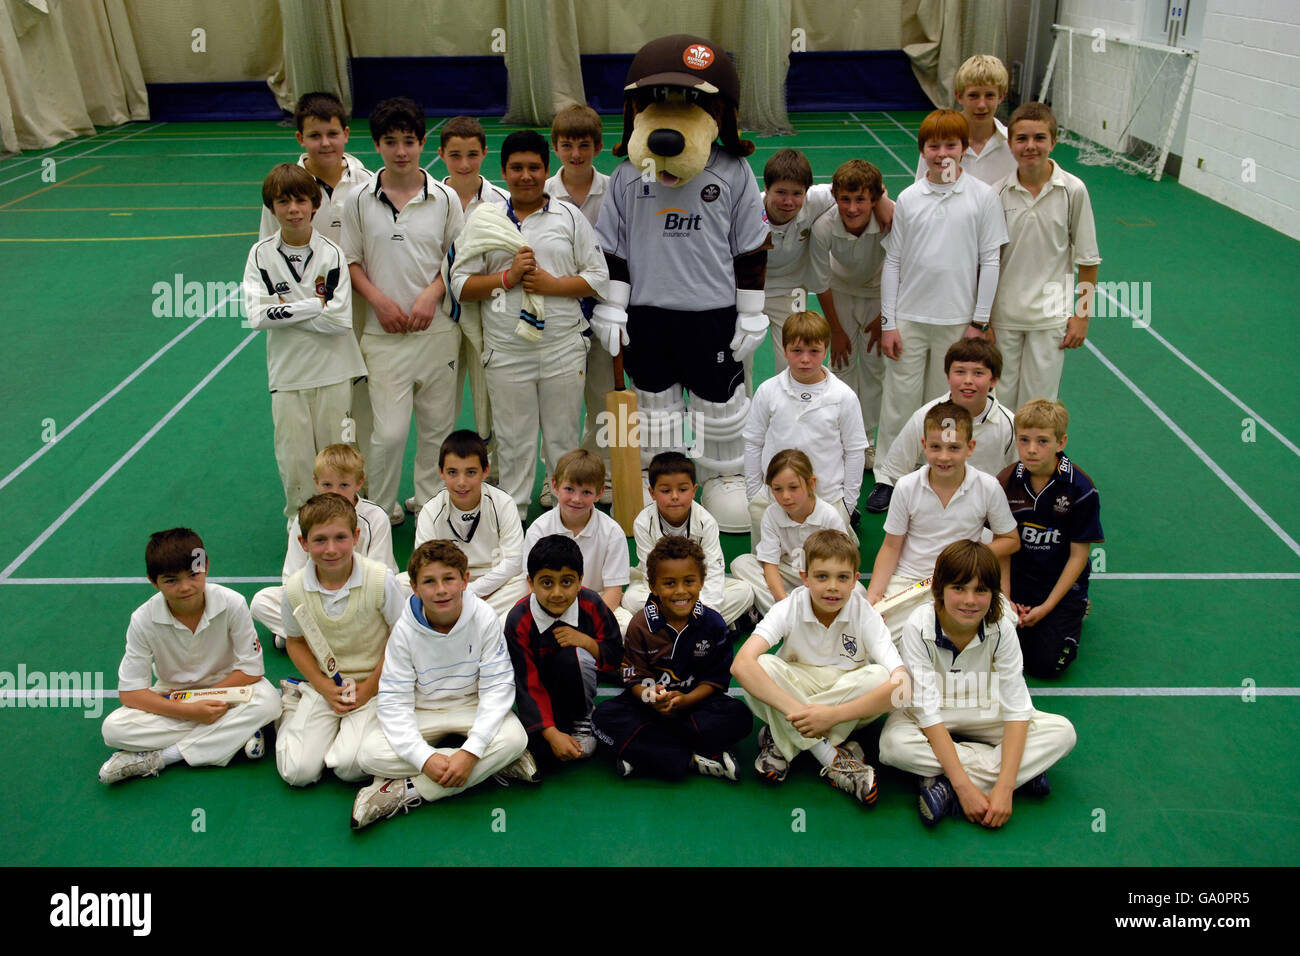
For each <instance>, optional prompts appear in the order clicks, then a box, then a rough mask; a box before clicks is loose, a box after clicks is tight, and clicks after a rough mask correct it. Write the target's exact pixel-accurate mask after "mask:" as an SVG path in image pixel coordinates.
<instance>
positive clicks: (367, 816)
mask: <svg viewBox="0 0 1300 956" xmlns="http://www.w3.org/2000/svg"><path fill="white" fill-rule="evenodd" d="M423 802H424V798H423V797H421V796H420V792H419V791H418V790H416V789H415V785H414V784H412V783H411V778H410V777H403V778H402V779H400V780H385V779H384V778H383V777H376V778H375V781H374V783H372V784H370V786H368V787H362V788H361V792H360V793H358V794H357V799H356V800H355V801H354V802H353V804H352V829H354V830H360V829H361V828H362V827H368V826H370V824H372V823H374V822H375V821H376V820H387V819H388V818H390V817H395V816H397V814H398V813H399V812H401V813H409V812H410V811H411V808H412V807H418V806H419V805H420V804H422V803H423Z"/></svg>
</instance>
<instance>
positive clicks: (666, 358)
mask: <svg viewBox="0 0 1300 956" xmlns="http://www.w3.org/2000/svg"><path fill="white" fill-rule="evenodd" d="M735 334H736V309H735V307H734V306H732V307H730V308H725V309H711V310H709V311H707V312H678V311H676V310H674V309H657V308H655V307H654V306H649V305H633V306H629V307H628V310H627V336H628V339H629V342H630V344H629V345H628V346H627V349H626V354H625V355H624V358H623V363H624V368H625V369H626V370H627V374H628V375H629V376H631V378H632V384H633V385H635V386H636V387H637V388H639V389H640V390H641V391H643V392H663V391H666V390H667V389H670V388H672V387H673V386H674V385H680V386H685V387H686V389H687V391H689V392H690V393H691V394H692V395H697V396H699V397H700V398H702V399H704V400H705V401H708V402H727V401H730V400H731V396H732V395H734V394H735V392H736V387H737V386H739V385H743V384H744V381H745V367H744V366H743V365H741V364H740V363H739V362H737V361H736V360H735V359H734V358H732V357H731V340H732V338H733V337H734V336H735Z"/></svg>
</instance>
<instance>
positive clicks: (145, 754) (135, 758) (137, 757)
mask: <svg viewBox="0 0 1300 956" xmlns="http://www.w3.org/2000/svg"><path fill="white" fill-rule="evenodd" d="M163 766H164V764H163V759H162V751H161V750H141V751H132V750H119V751H118V752H117V753H115V754H113V756H111V757H109V758H108V759H107V760H105V761H104V766H102V767H100V768H99V782H100V783H117V782H118V781H119V780H127V779H129V778H131V777H156V776H158V771H160V770H162V768H163Z"/></svg>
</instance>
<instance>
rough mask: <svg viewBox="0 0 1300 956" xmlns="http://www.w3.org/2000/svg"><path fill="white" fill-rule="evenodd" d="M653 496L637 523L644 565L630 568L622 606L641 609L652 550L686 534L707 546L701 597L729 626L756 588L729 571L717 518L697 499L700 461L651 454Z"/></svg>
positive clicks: (746, 607)
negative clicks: (667, 539)
mask: <svg viewBox="0 0 1300 956" xmlns="http://www.w3.org/2000/svg"><path fill="white" fill-rule="evenodd" d="M649 475H650V497H651V498H653V499H654V500H653V501H651V502H650V504H648V505H646V506H645V508H644V509H642V511H641V513H640V514H638V515H637V516H636V521H635V522H634V524H633V535H634V537H635V539H636V557H637V561H638V562H639V566H638V567H635V568H632V569H631V583H630V584H629V585H628V588H627V590H626V591H625V592H623V609H624V610H625V611H627V612H628V613H629V614H636V612H637V611H639V610H641V608H643V607H644V606H645V602H646V599H647V598H648V597H649V596H650V587H649V579H648V578H647V577H646V575H645V568H646V567H647V566H648V564H647V562H648V561H649V558H650V552H651V550H652V549H653V548H654V547H655V546H656V545H657V544H658V543H659V542H660V541H662V540H663V539H665V538H668V537H683V538H688V539H690V540H691V541H694V542H695V543H697V544H698V545H699V546H700V547H701V548H702V549H703V552H704V573H703V574H702V575H701V577H700V600H701V601H703V602H704V606H705V607H708V608H712V609H713V610H715V611H717V612H718V613H719V614H721V615H722V619H723V620H724V621H726V622H727V626H728V627H730V626H731V625H732V624H734V623H735V622H736V620H737V619H738V618H739V617H740V616H741V615H743V614H744V613H745V612H746V611H748V610H749V609H750V608H752V607H753V606H754V589H753V588H752V587H750V586H749V585H748V584H746V583H745V582H744V581H740V580H738V579H736V578H733V577H729V576H728V575H727V574H726V570H725V568H726V563H725V559H724V557H723V554H722V543H721V540H720V539H719V537H718V522H717V521H715V520H714V518H713V515H711V514H709V512H708V510H707V509H706V508H705V507H704V505H702V504H700V503H699V502H698V501H696V500H695V492H696V489H697V488H698V485H696V483H695V462H693V461H691V460H690V459H689V458H687V457H686V456H685V455H683V454H682V453H681V452H679V451H664V452H660V453H659V454H657V455H655V456H654V458H652V459H651V460H650V469H649Z"/></svg>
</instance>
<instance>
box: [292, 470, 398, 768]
mask: <svg viewBox="0 0 1300 956" xmlns="http://www.w3.org/2000/svg"><path fill="white" fill-rule="evenodd" d="M298 526H299V527H300V528H301V529H302V534H301V537H300V541H301V544H302V546H303V548H304V550H306V552H307V553H308V555H309V556H310V561H309V562H308V564H307V566H306V567H304V568H302V569H301V570H299V571H297V572H295V573H294V574H293V575H291V576H290V577H289V580H288V581H286V582H285V585H284V588H283V589H282V593H283V598H282V599H281V608H280V616H281V619H282V620H283V621H284V633H285V637H286V638H287V640H288V648H287V649H288V652H289V659H290V660H292V661H293V663H294V666H295V667H297V668H298V673H300V674H302V675H303V678H304V680H302V681H294V682H291V681H283V682H282V683H281V685H280V687H281V693H282V696H283V701H284V714H283V717H282V718H281V720H280V722H279V723H278V724H277V726H276V728H275V766H276V769H277V770H279V771H280V776H281V777H283V778H284V780H285V782H286V783H288V784H290V785H291V786H295V787H305V786H307V785H308V784H312V783H315V782H316V781H317V780H319V779H320V775H321V773H322V772H323V771H324V769H325V768H326V767H329V768H330V769H331V770H333V771H334V773H335V774H336V775H337V776H338V778H339V779H340V780H360V779H362V777H364V776H365V774H364V772H363V771H362V769H361V767H360V765H359V764H358V762H357V757H358V752H359V751H360V749H361V742H362V740H364V739H365V735H366V733H367V732H368V731H369V730H370V726H371V724H372V723H373V722H374V721H375V720H376V719H377V718H376V715H375V705H374V700H375V694H376V693H377V691H378V690H379V666H380V663H381V662H382V661H383V658H384V644H385V643H386V642H387V641H388V634H389V632H390V631H391V630H392V628H393V626H394V625H395V624H396V623H397V621H398V619H399V618H400V617H401V615H402V605H403V604H404V603H405V600H404V598H403V595H402V590H401V588H400V587H398V584H397V580H396V578H395V577H394V576H393V572H392V571H391V570H389V569H388V568H387V567H385V566H384V565H383V564H381V563H380V562H378V561H373V560H371V559H369V558H365V557H363V556H362V555H360V554H357V553H355V551H354V549H355V547H356V545H357V542H358V540H359V538H360V534H361V532H360V530H359V529H358V527H357V512H356V509H355V508H353V507H352V502H350V501H348V499H347V498H345V497H343V496H342V495H340V494H334V493H329V494H323V495H314V496H312V497H311V498H308V499H307V502H306V504H304V505H303V506H302V507H301V508H299V509H298ZM331 664H332V665H333V666H331ZM328 670H333V671H334V672H335V674H334V675H333V677H331V676H327V674H326V672H327V671H328Z"/></svg>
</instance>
